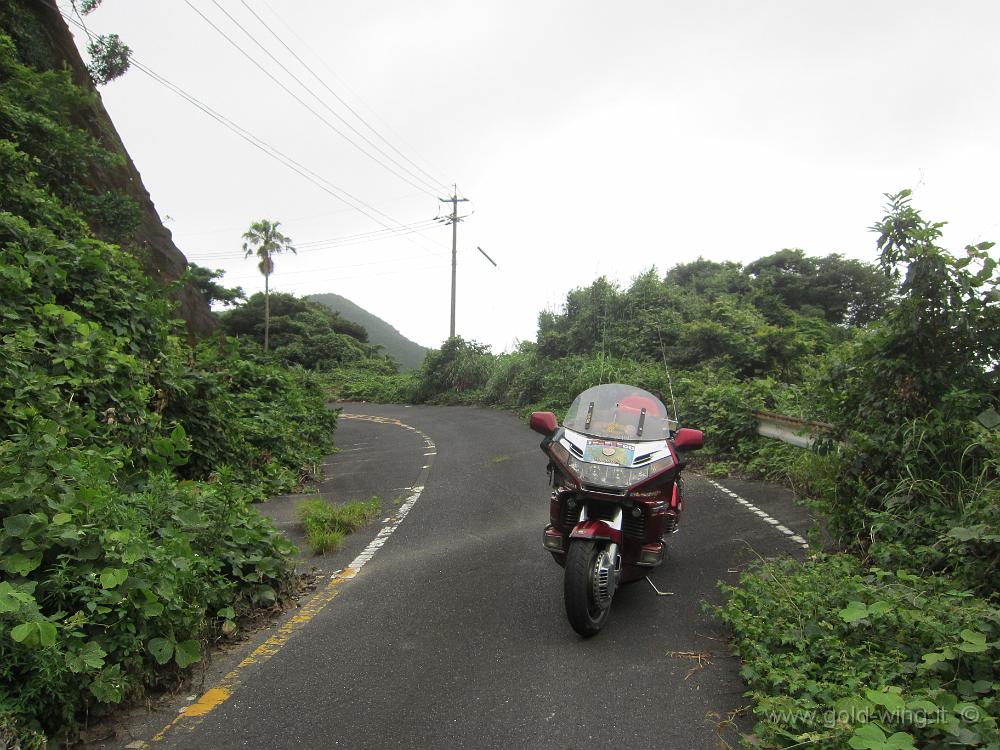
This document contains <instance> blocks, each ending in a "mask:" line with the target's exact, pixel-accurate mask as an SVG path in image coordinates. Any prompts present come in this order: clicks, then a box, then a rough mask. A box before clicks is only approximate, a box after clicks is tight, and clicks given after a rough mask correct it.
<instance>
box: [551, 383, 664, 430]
mask: <svg viewBox="0 0 1000 750" xmlns="http://www.w3.org/2000/svg"><path fill="white" fill-rule="evenodd" d="M563 426H564V427H566V428H567V429H569V430H573V431H574V432H580V433H582V434H584V435H589V436H591V437H597V438H611V439H614V440H625V441H629V442H640V441H643V440H664V439H666V438H668V437H670V434H671V432H672V431H673V430H675V429H676V428H677V423H676V422H675V421H674V420H672V419H669V418H668V417H667V409H666V407H665V406H664V405H663V403H662V402H661V401H660V399H658V398H657V397H656V396H654V395H653V394H652V393H649V392H647V391H644V390H642V389H641V388H636V387H635V386H632V385H623V384H621V383H610V384H607V385H598V386H594V387H593V388H588V389H587V390H585V391H584V392H583V393H581V394H580V395H579V396H577V397H576V400H574V401H573V405H572V406H570V407H569V411H568V412H567V413H566V419H564V420H563Z"/></svg>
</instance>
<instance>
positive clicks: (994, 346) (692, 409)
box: [340, 191, 1000, 750]
mask: <svg viewBox="0 0 1000 750" xmlns="http://www.w3.org/2000/svg"><path fill="white" fill-rule="evenodd" d="M942 228H943V224H939V223H933V222H929V221H927V220H925V219H924V218H923V217H922V216H921V215H920V214H919V213H918V212H917V211H916V210H915V209H914V208H913V206H912V205H911V199H910V194H909V192H908V191H903V192H901V193H899V194H897V195H892V196H889V205H888V206H887V210H886V215H885V217H884V218H883V219H882V220H881V221H879V222H878V223H877V224H876V225H875V226H874V227H873V230H874V232H875V234H876V236H877V250H878V260H877V262H876V263H875V264H865V263H861V262H858V261H849V260H845V259H843V258H841V257H839V256H836V255H831V256H827V257H825V258H811V257H809V256H806V255H805V254H804V253H803V252H801V251H798V250H783V251H780V252H778V253H775V254H773V255H770V256H767V257H765V258H761V259H759V260H757V261H755V262H753V263H750V264H748V265H746V266H739V265H737V264H733V263H716V262H712V261H708V260H698V261H695V262H693V263H688V264H684V265H681V266H677V267H674V268H672V269H670V270H669V271H667V272H666V274H665V275H663V276H661V275H660V274H659V273H657V272H656V271H655V270H650V271H649V272H647V273H645V274H643V275H642V276H640V277H638V278H636V279H635V280H634V281H633V283H632V284H631V286H629V287H628V288H626V289H620V288H618V287H617V286H615V285H614V284H612V283H609V282H608V281H607V280H605V279H603V278H602V279H598V280H597V281H595V282H594V283H593V284H592V285H591V286H589V287H586V288H583V289H577V290H574V291H573V292H570V294H569V295H568V296H567V299H566V303H565V305H564V308H563V310H561V311H560V312H544V313H542V314H541V315H540V317H539V330H538V336H537V340H536V341H533V342H525V343H523V344H522V345H521V346H520V348H519V349H518V350H517V351H515V352H513V353H509V354H501V355H494V354H493V353H492V352H491V351H490V350H489V348H488V347H485V346H482V345H479V344H477V343H475V342H469V341H464V340H462V339H460V338H454V339H451V340H449V341H447V342H445V344H444V345H443V346H442V347H441V348H440V349H439V350H436V351H432V352H431V353H429V354H428V355H427V358H426V359H425V361H424V363H423V366H422V367H421V368H420V369H419V370H417V371H414V372H412V373H405V374H403V375H385V374H382V373H375V372H371V373H368V374H366V376H365V377H363V378H355V379H351V380H348V379H346V378H345V379H344V380H343V383H342V385H341V386H340V387H341V393H342V394H343V395H344V396H346V397H350V398H355V399H359V398H363V399H370V400H398V401H414V402H429V403H442V404H483V405H490V406H495V407H501V408H509V409H515V410H519V411H521V412H528V411H531V410H535V409H551V410H554V411H557V412H561V411H563V410H564V409H565V408H566V407H567V406H568V405H569V403H570V401H571V400H572V399H573V397H574V396H575V395H576V394H577V393H579V392H580V391H582V390H584V389H585V388H587V387H589V386H591V385H594V384H596V383H601V382H628V383H633V384H635V385H638V386H640V387H643V388H646V389H648V390H650V391H652V392H654V393H656V394H658V395H660V396H661V397H662V398H663V399H664V401H665V402H667V403H670V402H671V400H672V399H675V400H676V403H677V405H678V408H679V411H680V416H681V419H682V422H683V423H684V424H686V425H689V426H692V427H698V428H701V429H704V430H705V432H706V451H705V452H704V455H703V456H702V457H701V459H700V466H701V468H702V470H705V471H709V472H714V473H718V474H724V473H727V472H736V473H741V474H743V475H748V476H755V477H762V478H767V479H771V480H775V481H780V482H783V483H785V484H788V485H790V486H792V487H794V488H795V489H796V490H797V491H798V493H799V494H800V495H801V496H802V497H804V498H806V499H807V500H808V501H809V502H810V503H812V505H813V506H814V508H815V509H816V510H817V512H819V513H820V514H821V515H822V518H823V519H824V524H825V526H826V529H827V531H828V532H829V533H830V534H831V535H832V536H833V538H834V549H831V550H828V551H827V552H826V553H822V554H815V555H814V556H812V557H811V558H810V559H808V560H806V561H803V562H795V561H790V560H784V561H770V562H762V563H761V564H760V565H759V566H757V567H755V568H753V569H751V570H749V571H748V572H746V573H745V574H744V576H743V577H742V579H741V582H740V584H739V586H737V587H728V588H726V590H725V594H726V599H727V601H726V604H725V605H724V606H722V607H721V608H719V609H718V615H719V616H720V617H722V618H723V619H724V620H725V621H726V622H727V623H728V624H729V625H730V626H731V627H732V629H733V635H734V648H735V650H736V651H737V653H738V654H739V655H740V656H741V657H742V658H743V661H744V667H743V676H744V678H745V679H746V681H747V684H748V685H749V687H750V696H751V697H752V699H753V705H752V710H753V713H754V716H755V719H756V722H757V723H756V727H755V730H754V732H753V734H752V735H751V736H750V737H748V738H746V744H747V746H748V747H759V748H792V747H815V748H844V747H851V748H869V749H871V750H890V749H896V750H902V749H903V748H915V747H921V748H945V747H949V748H952V747H989V748H1000V734H998V731H997V716H998V713H1000V711H998V705H997V701H998V695H1000V691H998V687H1000V666H998V665H1000V609H998V606H997V604H998V602H997V591H998V589H1000V520H998V519H1000V513H998V511H1000V432H998V431H997V425H996V424H995V422H1000V416H998V415H996V411H995V410H996V409H997V407H998V405H1000V382H998V372H997V365H998V362H1000V288H998V284H1000V273H998V269H997V263H996V261H995V259H994V258H993V256H992V254H991V253H992V249H993V246H992V243H989V242H983V243H979V244H976V245H972V246H968V247H966V248H964V251H963V252H961V253H958V254H952V253H949V252H948V251H946V250H945V249H943V248H942V247H941V246H940V241H941V234H942ZM668 373H669V375H668ZM757 410H769V411H776V412H780V413H784V414H788V415H791V416H798V417H803V418H809V419H816V420H820V421H824V422H829V423H832V424H833V427H834V430H833V434H832V435H831V436H830V438H829V439H828V440H825V441H822V442H821V443H819V444H817V445H816V446H815V448H814V449H813V450H803V449H799V448H795V447H792V446H788V445H784V444H781V443H777V442H775V441H768V440H765V439H763V438H760V437H758V436H757V435H756V424H755V421H754V418H753V412H754V411H757Z"/></svg>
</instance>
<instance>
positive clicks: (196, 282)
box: [186, 263, 246, 307]
mask: <svg viewBox="0 0 1000 750" xmlns="http://www.w3.org/2000/svg"><path fill="white" fill-rule="evenodd" d="M224 273H225V271H223V270H222V269H221V268H216V269H215V270H212V269H211V268H204V267H203V266H199V265H198V264H197V263H188V268H187V277H186V278H187V280H188V281H189V282H190V283H191V285H192V286H194V288H195V289H197V290H198V291H199V292H201V293H202V294H203V295H204V297H205V301H206V302H208V304H210V305H211V304H212V303H213V302H221V303H222V306H223V307H232V306H234V305H238V304H239V303H240V302H244V301H246V294H244V293H243V287H241V286H235V287H226V286H222V284H217V283H216V281H215V280H216V279H218V278H221V277H222V275H223V274H224Z"/></svg>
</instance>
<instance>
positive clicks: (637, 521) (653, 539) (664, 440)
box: [531, 384, 703, 637]
mask: <svg viewBox="0 0 1000 750" xmlns="http://www.w3.org/2000/svg"><path fill="white" fill-rule="evenodd" d="M679 427H680V426H679V424H678V422H677V421H676V419H670V418H669V417H668V416H667V410H666V408H665V407H664V405H663V403H662V402H661V401H660V400H659V399H658V398H656V397H655V396H654V395H652V394H651V393H647V392H646V391H644V390H642V389H640V388H635V387H634V386H630V385H621V384H609V385H599V386H595V387H594V388H590V389H588V390H586V391H584V392H583V393H581V394H580V395H579V396H577V397H576V400H575V401H574V402H573V405H572V406H570V408H569V412H568V413H567V414H566V419H565V420H563V424H562V426H561V427H560V426H559V423H558V421H557V420H556V416H555V414H553V413H552V412H548V411H536V412H535V413H534V414H532V415H531V429H533V430H534V431H535V432H538V433H541V434H542V435H544V436H545V437H544V440H542V443H541V449H542V450H543V451H544V452H545V454H546V455H547V456H548V458H549V465H548V471H549V478H550V480H551V483H552V487H553V492H552V498H551V501H550V503H549V521H550V522H549V524H548V525H547V526H546V527H545V531H544V533H543V535H542V544H543V545H544V546H545V549H547V550H548V551H549V552H551V553H552V556H553V558H555V561H556V562H557V563H559V564H560V565H562V566H563V567H564V568H565V569H566V572H565V578H564V581H563V593H564V596H565V600H566V615H567V616H568V617H569V621H570V624H571V625H572V626H573V629H574V630H576V632H577V633H579V634H580V635H582V636H584V637H590V636H592V635H595V634H596V633H597V632H598V631H600V629H601V628H602V627H603V626H604V623H605V622H607V619H608V615H609V613H610V612H611V599H612V597H613V596H614V594H615V591H616V589H617V588H618V585H619V584H621V583H628V582H630V581H637V580H640V579H642V578H644V577H646V576H647V575H648V573H649V571H650V570H652V569H653V568H655V567H657V566H658V565H660V564H661V563H662V562H663V553H664V549H665V543H664V540H663V538H664V536H665V535H667V534H672V533H673V532H675V531H677V521H678V518H679V517H680V514H681V511H683V510H684V497H683V495H682V489H683V486H682V481H681V477H680V474H681V470H682V469H683V468H684V460H683V452H684V451H688V450H694V449H695V448H700V447H701V446H702V441H703V434H702V432H701V431H700V430H691V429H687V428H679ZM654 588H655V586H654Z"/></svg>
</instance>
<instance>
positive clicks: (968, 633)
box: [959, 629, 986, 646]
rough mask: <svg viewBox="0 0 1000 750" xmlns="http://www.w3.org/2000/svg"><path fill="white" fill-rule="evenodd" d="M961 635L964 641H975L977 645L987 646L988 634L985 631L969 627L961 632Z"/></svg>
mask: <svg viewBox="0 0 1000 750" xmlns="http://www.w3.org/2000/svg"><path fill="white" fill-rule="evenodd" d="M959 635H961V636H962V640H963V641H967V642H968V643H974V644H976V645H977V646H985V645H986V634H985V633H980V632H978V631H975V630H968V629H966V630H963V631H962V632H961V633H959Z"/></svg>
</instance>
